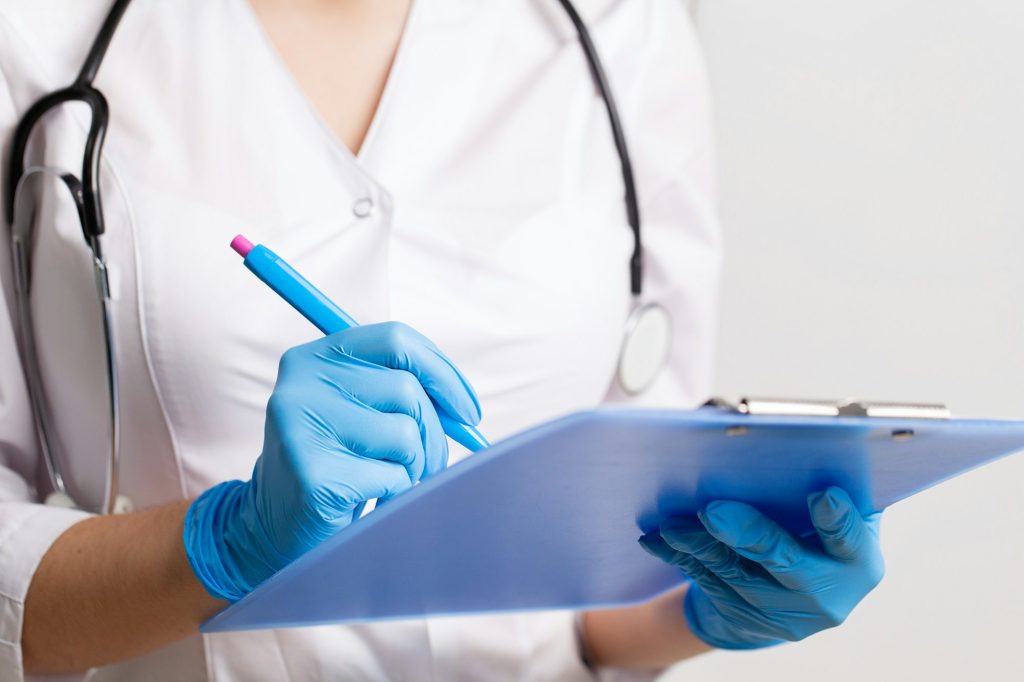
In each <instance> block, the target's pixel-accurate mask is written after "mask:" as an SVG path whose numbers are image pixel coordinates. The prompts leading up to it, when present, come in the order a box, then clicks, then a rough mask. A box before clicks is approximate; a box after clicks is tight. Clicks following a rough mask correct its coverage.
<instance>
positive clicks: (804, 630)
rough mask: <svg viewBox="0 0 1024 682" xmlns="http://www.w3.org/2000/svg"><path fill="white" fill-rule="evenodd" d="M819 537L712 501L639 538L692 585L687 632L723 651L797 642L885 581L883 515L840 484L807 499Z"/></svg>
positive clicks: (836, 619) (739, 507) (842, 616)
mask: <svg viewBox="0 0 1024 682" xmlns="http://www.w3.org/2000/svg"><path fill="white" fill-rule="evenodd" d="M807 504H808V507H809V509H810V513H811V520H812V522H813V523H814V527H815V529H816V530H817V533H818V537H817V538H813V539H812V540H810V541H799V540H797V539H795V538H794V537H793V536H792V535H790V534H789V533H788V532H786V531H785V530H783V529H782V528H781V527H779V526H778V525H777V524H776V523H775V522H774V521H772V520H771V519H769V518H768V517H766V516H765V515H763V514H761V513H760V512H759V511H757V510H756V509H754V508H753V507H751V506H750V505H747V504H743V503H740V502H712V503H711V504H709V505H707V507H705V508H704V509H703V510H701V511H700V512H699V513H698V515H697V516H698V518H692V517H691V518H678V519H673V520H671V521H669V522H667V523H665V524H664V525H663V526H662V527H661V529H660V532H653V533H648V534H646V535H644V536H643V537H642V538H640V544H641V545H642V546H643V547H644V549H646V550H647V551H648V552H650V553H651V554H653V555H654V556H656V557H658V558H660V559H662V560H664V561H666V562H668V563H670V564H672V565H674V566H678V567H679V568H680V569H681V570H682V571H683V573H685V574H686V575H687V576H688V577H689V578H690V580H692V583H691V585H690V588H689V591H688V592H687V593H686V597H685V599H684V612H685V614H686V621H687V623H688V624H689V626H690V629H691V630H692V631H693V633H694V634H695V635H696V636H697V637H699V638H700V639H701V640H703V641H704V642H706V643H707V644H709V645H711V646H713V647H718V648H721V649H756V648H760V647H765V646H771V645H773V644H779V643H781V642H783V641H797V640H801V639H803V638H805V637H808V636H810V635H812V634H814V633H816V632H819V631H821V630H824V629H826V628H831V627H835V626H837V625H839V624H840V623H842V622H843V621H844V620H845V619H846V617H847V616H848V615H849V614H850V612H851V611H852V610H853V608H854V607H855V606H856V605H857V604H858V603H859V602H860V600H861V599H863V598H864V597H865V595H867V594H868V592H870V591H871V590H872V589H874V587H875V586H876V585H878V583H879V582H880V581H881V579H882V575H883V573H884V564H883V561H882V554H881V550H880V549H879V542H878V526H879V521H880V517H881V514H873V515H870V516H868V517H867V518H864V517H863V516H861V514H860V513H859V512H858V511H857V509H856V508H855V507H854V506H853V502H852V501H851V500H850V497H849V496H848V495H847V494H846V493H845V492H844V491H843V490H842V489H840V488H829V489H827V490H826V491H824V492H821V493H814V494H812V495H810V496H809V497H808V499H807Z"/></svg>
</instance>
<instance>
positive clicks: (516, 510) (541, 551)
mask: <svg viewBox="0 0 1024 682" xmlns="http://www.w3.org/2000/svg"><path fill="white" fill-rule="evenodd" d="M894 434H895V437H894ZM1021 449H1024V422H1009V421H980V420H930V419H893V418H872V417H838V418H821V417H779V416H751V415H743V414H737V413H732V412H726V411H723V410H720V409H715V408H702V409H699V410H695V411H690V412H679V411H642V410H619V409H604V410H597V411H592V412H581V413H577V414H572V415H569V416H567V417H564V418H561V419H557V420H555V421H552V422H549V423H546V424H543V425H540V426H538V427H536V428H533V429H530V430H528V431H525V432H522V433H520V434H518V435H516V436H513V437H511V438H509V439H507V440H505V441H503V442H501V443H498V444H497V445H495V446H494V447H491V448H489V449H487V450H484V451H481V452H478V453H476V454H475V455H473V456H471V457H470V458H468V459H466V460H464V461H463V462H460V463H459V464H457V465H455V466H453V467H451V468H450V469H448V470H447V471H444V472H442V473H441V474H439V475H437V476H435V477H434V478H433V479H431V480H429V481H425V482H424V483H422V484H420V485H419V486H417V487H415V488H414V489H412V490H410V491H409V492H407V493H405V494H404V495H402V496H400V497H399V498H397V499H395V500H394V501H392V502H391V503H389V504H388V505H387V506H384V507H381V508H380V509H378V510H375V511H374V512H372V513H371V514H369V515H367V516H366V517H364V518H362V519H360V520H359V521H357V522H356V523H354V524H352V525H351V526H349V527H348V528H345V529H344V530H343V531H341V532H340V533H338V534H337V535H335V536H334V537H332V538H331V539H329V540H327V541H326V542H324V543H323V544H322V545H320V546H319V547H317V548H316V549H314V550H313V551H311V552H309V553H308V554H306V555H304V556H302V557H301V558H300V559H298V560H297V561H295V562H294V563H292V564H291V565H290V566H288V567H287V568H285V569H284V570H282V571H280V572H279V573H277V574H276V575H274V576H273V577H272V578H270V579H269V580H267V581H266V582H264V583H263V584H262V585H260V586H259V588H257V589H256V590H255V591H254V592H252V593H251V594H249V595H248V596H246V597H245V598H244V599H242V600H240V601H238V602H236V603H235V604H233V605H231V606H230V607H228V608H227V609H225V610H224V611H222V612H221V613H219V614H218V615H216V616H214V617H213V618H212V619H210V620H209V621H207V622H206V623H205V624H204V625H203V628H202V630H203V631H204V632H221V631H230V630H247V629H258V628H271V627H294V626H303V625H317V624H326V623H345V622H357V621H372V620H385V619H398V618H418V617H423V616H438V615H446V614H467V613H482V612H498V611H527V610H540V609H561V608H572V609H577V608H593V607H600V606H610V605H623V604H630V603H636V602H640V601H643V600H646V599H648V598H651V597H654V596H656V595H658V594H660V593H662V592H664V591H666V590H668V589H671V588H673V587H675V586H677V585H679V584H681V583H682V582H683V578H682V576H681V574H680V573H679V572H678V571H677V570H675V569H673V568H671V567H669V566H666V565H665V564H663V563H661V562H660V561H658V560H657V559H654V558H653V557H651V556H649V555H648V554H647V553H646V552H644V551H643V550H642V549H641V548H640V547H639V546H638V545H637V542H636V540H637V538H638V537H639V536H640V535H641V534H642V533H643V532H645V531H647V530H651V529H654V528H655V527H657V526H658V525H659V524H660V522H661V521H662V520H663V519H665V518H666V517H669V516H673V515H680V514H693V513H695V512H696V511H697V510H698V509H699V508H700V507H702V506H703V505H704V504H706V503H707V502H709V501H711V500H715V499H732V500H742V501H745V502H749V503H751V504H754V505H756V506H757V507H759V508H760V509H762V510H763V511H765V512H766V513H767V514H769V515H771V516H772V517H773V518H775V519H776V520H777V521H779V522H780V523H781V524H783V525H784V526H786V527H787V528H789V529H790V530H791V531H793V532H795V533H798V534H805V533H807V532H808V531H809V530H810V529H811V525H810V519H809V517H808V513H807V508H806V496H807V494H808V493H810V492H812V491H814V490H819V489H821V488H824V487H826V486H828V485H839V486H842V487H843V488H845V489H846V490H847V491H848V492H849V493H850V494H851V496H852V497H853V499H854V501H855V502H856V504H857V505H858V507H859V508H860V510H861V511H862V512H865V513H866V512H870V511H877V510H881V509H884V508H885V507H888V506H889V505H891V504H893V503H894V502H897V501H899V500H901V499H904V498H906V497H909V496H911V495H913V494H915V493H917V492H919V491H921V490H924V489H925V488H929V487H931V486H933V485H936V484H938V483H940V482H942V481H944V480H947V479H949V478H952V477H954V476H957V475H958V474H961V473H963V472H965V471H968V470H970V469H974V468H976V467H978V466H981V465H983V464H986V463H988V462H991V461H993V460H996V459H999V458H1001V457H1003V456H1006V455H1008V454H1011V453H1013V452H1015V451H1018V450H1021Z"/></svg>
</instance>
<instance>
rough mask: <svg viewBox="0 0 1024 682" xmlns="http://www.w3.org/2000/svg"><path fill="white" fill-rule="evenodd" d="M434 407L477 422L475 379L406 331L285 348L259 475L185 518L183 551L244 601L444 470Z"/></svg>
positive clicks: (215, 583) (212, 496)
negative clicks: (376, 504)
mask: <svg viewBox="0 0 1024 682" xmlns="http://www.w3.org/2000/svg"><path fill="white" fill-rule="evenodd" d="M432 401H433V402H432ZM435 403H436V405H437V406H438V407H440V408H441V409H443V410H444V411H445V412H447V413H448V415H450V416H451V417H453V418H455V419H457V420H460V421H462V422H463V423H466V424H471V425H476V424H477V423H479V421H480V405H479V403H478V401H477V398H476V395H475V394H474V393H473V390H472V388H471V387H470V385H469V382H467V381H466V379H465V378H464V377H463V376H462V374H460V373H459V371H458V370H457V369H456V368H455V366H454V365H453V364H452V362H451V361H450V360H449V359H448V358H446V357H445V356H444V355H443V354H442V353H441V351H439V350H438V349H437V347H436V346H435V345H434V344H432V343H431V342H430V341H428V340H427V339H426V338H424V337H423V336H421V335H420V334H418V333H417V332H415V331H413V330H412V329H410V328H409V327H406V326H404V325H401V324H396V323H386V324H378V325H367V326H362V327H353V328H352V329H346V330H345V331H342V332H338V333H337V334H332V335H330V336H327V337H324V338H322V339H319V340H317V341H314V342H312V343H308V344H306V345H303V346H298V347H296V348H292V349H291V350H289V351H287V352H286V353H285V354H284V356H283V357H282V358H281V364H280V367H279V369H278V376H277V384H276V386H275V387H274V392H273V395H271V397H270V401H269V403H268V405H267V416H266V424H265V431H264V438H263V452H262V454H260V457H259V459H258V460H257V461H256V467H255V469H254V470H253V473H252V479H251V480H249V481H246V482H242V481H228V482H226V483H222V484H221V485H218V486H216V487H214V488H211V489H210V490H208V491H206V492H205V493H203V494H202V495H201V496H200V497H199V498H198V499H196V501H195V502H194V503H193V504H192V506H191V507H190V508H189V510H188V513H187V515H186V518H185V531H184V540H185V550H186V554H187V556H188V559H189V562H190V564H191V565H192V569H193V571H194V572H195V574H196V576H197V577H198V578H199V580H200V581H201V582H202V583H203V585H204V586H205V587H206V589H207V591H208V592H209V593H210V594H212V595H214V596H215V597H218V598H221V599H227V600H229V601H235V600H237V599H240V598H241V597H243V596H245V595H246V594H247V593H248V592H250V591H252V590H253V589H254V588H255V587H256V586H257V585H258V584H259V583H261V582H262V581H263V580H265V579H267V578H268V577H270V576H271V575H272V574H274V573H275V572H277V571H278V570H280V569H281V568H283V567H284V566H285V565H287V564H288V563H290V562H291V561H293V560H295V559H296V558H297V557H299V556H300V555H302V554H303V553H305V552H307V551H309V550H310V549H312V548H314V547H316V546H317V545H318V544H320V543H321V542H323V541H324V540H325V539H327V538H329V537H330V536H331V535H333V534H335V533H337V532H338V531H339V530H341V529H342V528H344V527H345V526H347V525H349V524H350V523H352V521H353V520H355V519H357V518H358V517H359V514H360V512H361V511H362V508H363V506H364V505H365V503H366V502H367V501H368V500H371V499H374V498H380V500H381V501H382V502H386V501H387V500H389V499H391V498H392V497H394V496H395V495H398V494H399V493H401V492H403V491H405V490H408V489H409V488H410V487H412V486H413V484H415V483H416V482H417V481H419V480H420V479H421V478H424V477H428V476H431V475H433V474H436V473H437V472H439V471H441V470H443V469H444V468H445V466H447V463H448V441H447V439H446V436H445V434H444V431H442V429H441V424H440V421H439V420H438V416H437V411H436V409H435Z"/></svg>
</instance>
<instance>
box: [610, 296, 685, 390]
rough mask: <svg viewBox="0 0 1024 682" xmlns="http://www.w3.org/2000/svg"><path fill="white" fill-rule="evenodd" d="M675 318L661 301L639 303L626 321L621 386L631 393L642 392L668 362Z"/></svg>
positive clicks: (620, 374)
mask: <svg viewBox="0 0 1024 682" xmlns="http://www.w3.org/2000/svg"><path fill="white" fill-rule="evenodd" d="M671 343H672V320H671V318H670V317H669V314H668V311H667V310H665V308H664V306H662V305H660V304H658V303H648V304H645V305H638V306H636V307H635V308H633V312H631V313H630V315H629V319H627V321H626V335H625V338H624V339H623V341H622V350H621V351H620V353H619V370H618V380H619V386H621V387H622V390H623V391H625V392H626V393H628V394H629V395H637V394H639V393H643V392H644V391H645V390H647V388H648V387H650V385H651V384H652V383H654V380H655V379H656V378H657V376H658V374H659V373H660V372H661V370H662V368H663V367H664V366H665V363H666V362H667V361H668V353H669V347H670V345H671Z"/></svg>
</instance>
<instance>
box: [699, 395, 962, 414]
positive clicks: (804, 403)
mask: <svg viewBox="0 0 1024 682" xmlns="http://www.w3.org/2000/svg"><path fill="white" fill-rule="evenodd" d="M704 405H705V407H717V408H719V409H723V410H729V411H731V412H737V413H739V414H748V415H752V416H771V417H882V418H886V419H949V418H950V417H951V416H952V413H951V412H950V410H949V408H948V407H946V406H945V405H942V404H939V403H883V402H866V401H863V400H855V399H852V398H850V399H846V400H789V399H785V398H748V397H744V398H740V400H739V402H738V403H736V404H733V403H730V402H729V401H727V400H723V399H722V398H712V399H711V400H709V401H707V402H706V403H705V404H704Z"/></svg>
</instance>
